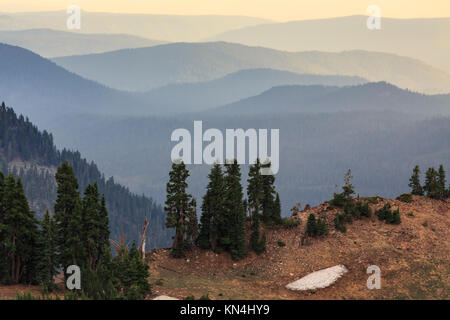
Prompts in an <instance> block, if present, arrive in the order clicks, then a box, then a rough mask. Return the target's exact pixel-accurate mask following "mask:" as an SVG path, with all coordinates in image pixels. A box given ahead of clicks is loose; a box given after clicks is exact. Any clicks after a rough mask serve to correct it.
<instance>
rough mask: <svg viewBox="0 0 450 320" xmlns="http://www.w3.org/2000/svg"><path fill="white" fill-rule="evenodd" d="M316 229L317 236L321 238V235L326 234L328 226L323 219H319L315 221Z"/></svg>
mask: <svg viewBox="0 0 450 320" xmlns="http://www.w3.org/2000/svg"><path fill="white" fill-rule="evenodd" d="M316 229H317V235H318V236H323V235H326V234H328V226H327V224H326V222H325V219H323V218H321V217H319V218H318V219H317V224H316Z"/></svg>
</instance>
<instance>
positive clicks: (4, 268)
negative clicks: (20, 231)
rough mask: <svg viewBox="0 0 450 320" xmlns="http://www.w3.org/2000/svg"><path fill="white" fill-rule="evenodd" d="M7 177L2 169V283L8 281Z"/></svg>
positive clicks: (0, 192)
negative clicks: (5, 198) (5, 197)
mask: <svg viewBox="0 0 450 320" xmlns="http://www.w3.org/2000/svg"><path fill="white" fill-rule="evenodd" d="M4 192H5V177H4V175H3V173H2V172H1V171H0V283H7V282H8V281H7V279H8V259H7V251H6V250H7V247H6V225H5V209H4Z"/></svg>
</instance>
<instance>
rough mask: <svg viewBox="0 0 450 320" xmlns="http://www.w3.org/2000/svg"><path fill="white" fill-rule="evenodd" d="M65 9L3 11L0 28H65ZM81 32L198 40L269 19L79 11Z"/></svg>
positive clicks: (159, 38)
mask: <svg viewBox="0 0 450 320" xmlns="http://www.w3.org/2000/svg"><path fill="white" fill-rule="evenodd" d="M68 17H69V15H68V14H67V12H66V11H65V10H64V11H63V10H60V11H40V12H18V13H4V14H2V15H0V30H4V31H6V30H24V29H42V28H45V29H54V30H62V31H67V18H68ZM81 21H82V22H81V29H80V30H79V32H82V33H101V34H128V35H133V36H138V37H142V38H147V39H156V40H161V41H168V42H173V41H200V40H201V39H204V38H207V37H212V36H214V35H215V34H218V33H222V32H225V31H228V30H231V29H236V28H242V27H246V26H251V25H258V24H262V23H269V22H271V21H270V20H267V19H261V18H253V17H245V16H223V15H199V16H194V15H163V14H127V13H124V14H122V13H106V12H89V11H84V10H82V11H81Z"/></svg>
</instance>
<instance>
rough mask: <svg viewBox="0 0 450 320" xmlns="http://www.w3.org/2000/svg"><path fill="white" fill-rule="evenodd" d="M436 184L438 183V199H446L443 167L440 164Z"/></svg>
mask: <svg viewBox="0 0 450 320" xmlns="http://www.w3.org/2000/svg"><path fill="white" fill-rule="evenodd" d="M438 183H439V198H440V199H445V198H446V190H445V187H446V184H447V181H446V179H445V170H444V166H443V165H442V164H441V165H440V166H439V171H438Z"/></svg>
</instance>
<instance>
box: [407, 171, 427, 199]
mask: <svg viewBox="0 0 450 320" xmlns="http://www.w3.org/2000/svg"><path fill="white" fill-rule="evenodd" d="M408 186H409V187H410V188H411V194H415V195H418V196H423V188H422V186H421V185H420V168H419V166H417V165H416V166H415V167H414V169H413V174H412V176H411V178H409V185H408Z"/></svg>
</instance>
